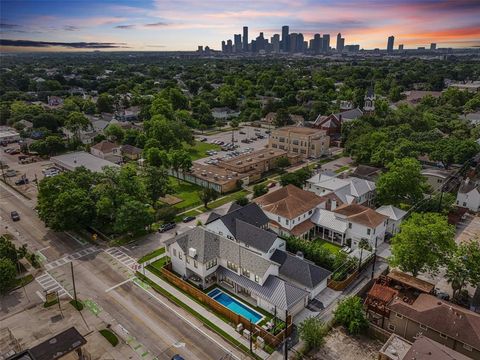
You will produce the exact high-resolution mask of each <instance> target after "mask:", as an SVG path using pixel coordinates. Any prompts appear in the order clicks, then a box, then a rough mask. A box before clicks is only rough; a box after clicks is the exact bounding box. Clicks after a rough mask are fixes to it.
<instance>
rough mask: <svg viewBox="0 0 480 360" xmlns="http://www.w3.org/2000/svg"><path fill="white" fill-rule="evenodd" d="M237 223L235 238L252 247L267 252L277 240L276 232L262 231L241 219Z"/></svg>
mask: <svg viewBox="0 0 480 360" xmlns="http://www.w3.org/2000/svg"><path fill="white" fill-rule="evenodd" d="M235 221H236V224H235V229H236V236H235V238H236V239H237V240H238V241H240V242H242V243H244V244H246V245H248V246H250V247H253V248H255V249H258V250H260V251H262V252H267V251H268V250H270V248H271V247H272V245H273V243H274V242H275V240H277V234H275V233H274V232H271V231H267V230H263V229H260V228H258V227H256V226H254V225H251V224H249V223H247V222H245V221H242V220H240V219H236V220H235Z"/></svg>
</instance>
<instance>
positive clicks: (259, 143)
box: [196, 126, 269, 164]
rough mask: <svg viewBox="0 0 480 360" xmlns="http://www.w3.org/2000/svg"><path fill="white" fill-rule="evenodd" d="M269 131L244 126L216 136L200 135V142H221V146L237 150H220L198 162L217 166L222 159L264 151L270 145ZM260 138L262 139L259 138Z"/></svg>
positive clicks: (198, 137)
mask: <svg viewBox="0 0 480 360" xmlns="http://www.w3.org/2000/svg"><path fill="white" fill-rule="evenodd" d="M267 131H268V130H267V129H263V128H262V129H260V128H255V127H252V126H244V127H242V128H240V129H239V130H234V131H225V132H222V133H218V134H215V135H204V136H202V135H199V136H197V137H196V138H197V140H199V141H202V140H203V141H206V142H208V143H210V144H213V143H219V142H220V144H221V145H220V146H225V144H233V145H234V146H235V149H233V147H232V150H227V151H225V150H220V151H218V152H216V153H212V154H211V155H210V156H209V157H207V158H204V159H199V160H197V161H196V162H198V163H207V164H216V163H218V161H221V160H220V159H223V160H227V159H229V158H233V157H235V156H238V155H241V154H244V153H247V152H252V151H255V150H260V149H264V148H265V146H266V145H267V144H268V137H269V134H268V133H267ZM232 134H233V140H232ZM258 136H260V137H261V138H258ZM246 141H248V142H246Z"/></svg>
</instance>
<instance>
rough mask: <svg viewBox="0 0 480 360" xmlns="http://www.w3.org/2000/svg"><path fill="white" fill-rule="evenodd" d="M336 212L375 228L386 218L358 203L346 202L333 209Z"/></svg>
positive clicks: (350, 219) (355, 221)
mask: <svg viewBox="0 0 480 360" xmlns="http://www.w3.org/2000/svg"><path fill="white" fill-rule="evenodd" d="M334 212H335V213H336V214H340V215H344V216H345V217H346V218H347V219H348V220H349V221H351V222H354V223H357V224H361V225H365V226H368V227H371V228H376V227H377V226H378V225H380V224H381V223H382V222H384V221H385V220H386V219H387V216H385V215H382V214H379V213H378V212H376V211H375V210H372V209H370V208H368V207H366V206H363V205H359V204H346V205H342V206H340V207H338V208H336V209H335V210H334Z"/></svg>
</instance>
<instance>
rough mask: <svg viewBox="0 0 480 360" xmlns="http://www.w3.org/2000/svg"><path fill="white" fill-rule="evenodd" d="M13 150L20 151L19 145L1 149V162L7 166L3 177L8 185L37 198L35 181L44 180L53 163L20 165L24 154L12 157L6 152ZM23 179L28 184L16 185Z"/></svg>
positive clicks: (42, 162) (10, 145)
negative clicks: (20, 159)
mask: <svg viewBox="0 0 480 360" xmlns="http://www.w3.org/2000/svg"><path fill="white" fill-rule="evenodd" d="M11 148H15V149H19V145H18V144H9V145H8V146H6V147H1V148H0V161H1V162H2V164H5V167H4V168H3V169H2V173H1V176H2V178H4V179H5V181H6V182H7V183H9V184H10V185H12V186H14V187H16V188H17V189H18V190H19V191H21V192H22V193H24V194H25V195H27V196H29V197H31V198H36V196H37V188H36V183H35V179H37V180H38V181H40V180H42V179H43V178H44V176H45V174H44V172H45V170H47V169H49V168H51V167H53V164H52V162H51V161H49V160H39V161H35V162H31V163H26V164H20V161H19V157H21V156H22V155H23V154H21V153H19V154H14V155H11V154H8V153H6V152H5V150H6V149H11ZM47 174H48V172H47ZM22 178H24V179H28V184H22V185H15V183H16V182H18V181H19V180H21V179H22Z"/></svg>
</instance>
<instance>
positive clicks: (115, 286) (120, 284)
mask: <svg viewBox="0 0 480 360" xmlns="http://www.w3.org/2000/svg"><path fill="white" fill-rule="evenodd" d="M130 281H132V279H131V278H130V279H127V280H125V281H122V282H121V283H118V284H117V285H113V286H112V287H111V288H108V289H107V290H105V292H106V293H108V292H110V291H112V290H113V289H116V288H117V287H119V286H122V285H123V284H126V283H128V282H130Z"/></svg>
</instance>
